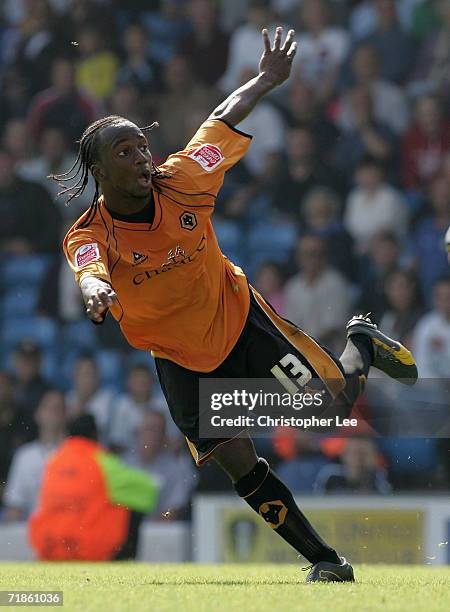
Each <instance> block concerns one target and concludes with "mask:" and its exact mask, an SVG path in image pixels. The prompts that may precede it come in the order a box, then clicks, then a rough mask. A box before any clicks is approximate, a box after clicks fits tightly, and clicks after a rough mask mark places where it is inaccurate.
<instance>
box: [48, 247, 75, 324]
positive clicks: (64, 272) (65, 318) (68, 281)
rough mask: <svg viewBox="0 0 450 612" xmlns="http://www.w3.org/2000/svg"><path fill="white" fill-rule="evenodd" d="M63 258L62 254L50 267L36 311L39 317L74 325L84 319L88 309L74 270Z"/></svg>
mask: <svg viewBox="0 0 450 612" xmlns="http://www.w3.org/2000/svg"><path fill="white" fill-rule="evenodd" d="M63 257H64V255H63V253H60V255H59V256H58V257H56V258H55V259H54V261H53V262H52V264H51V265H50V266H49V268H48V271H47V274H46V275H45V276H44V278H43V281H42V284H41V287H40V292H39V297H38V300H37V305H36V310H37V314H38V316H41V317H49V318H50V319H56V320H57V321H58V322H60V323H72V322H75V321H79V320H80V319H82V317H83V316H84V313H85V311H86V307H85V305H84V302H83V298H82V297H81V295H80V288H79V287H78V284H77V283H76V282H75V279H74V277H73V273H72V270H70V268H68V266H67V265H65V259H64V260H63Z"/></svg>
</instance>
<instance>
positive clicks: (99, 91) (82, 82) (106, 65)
mask: <svg viewBox="0 0 450 612" xmlns="http://www.w3.org/2000/svg"><path fill="white" fill-rule="evenodd" d="M77 42H78V49H79V52H80V57H79V59H78V61H77V64H76V83H77V86H78V87H79V88H80V90H83V91H86V92H87V93H88V95H89V96H91V97H92V98H93V99H94V100H99V101H103V100H104V99H105V98H106V97H107V96H109V95H110V94H111V92H112V91H113V88H114V85H115V83H116V74H117V69H118V65H119V62H118V59H117V56H116V55H115V53H113V52H112V51H111V50H110V49H109V48H108V45H107V44H106V42H105V40H104V38H103V33H102V31H101V30H100V29H99V28H98V27H95V26H93V25H90V26H84V27H83V28H82V29H81V30H80V32H79V33H78V35H77Z"/></svg>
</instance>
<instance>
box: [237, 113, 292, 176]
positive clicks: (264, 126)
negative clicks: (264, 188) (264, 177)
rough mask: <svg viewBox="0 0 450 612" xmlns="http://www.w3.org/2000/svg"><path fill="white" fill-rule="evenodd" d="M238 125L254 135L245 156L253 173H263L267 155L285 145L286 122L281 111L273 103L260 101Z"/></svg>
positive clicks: (245, 160)
mask: <svg viewBox="0 0 450 612" xmlns="http://www.w3.org/2000/svg"><path fill="white" fill-rule="evenodd" d="M238 127H239V129H240V130H242V131H243V132H245V133H246V134H252V135H253V138H252V143H251V145H250V148H249V150H248V151H247V153H246V155H245V158H244V163H245V165H246V166H247V168H248V169H249V170H250V172H251V173H252V174H253V175H255V176H258V175H261V174H263V173H264V171H265V170H266V165H265V160H266V157H267V155H270V154H271V153H278V152H280V151H282V149H283V147H284V123H283V119H282V117H281V115H280V113H279V112H278V111H277V110H276V109H275V108H274V107H273V106H272V105H271V104H269V103H267V102H260V103H259V104H258V106H256V107H255V108H254V109H253V111H252V112H251V113H250V114H249V115H248V116H247V117H246V118H245V119H244V121H241V123H240V124H239V126H238Z"/></svg>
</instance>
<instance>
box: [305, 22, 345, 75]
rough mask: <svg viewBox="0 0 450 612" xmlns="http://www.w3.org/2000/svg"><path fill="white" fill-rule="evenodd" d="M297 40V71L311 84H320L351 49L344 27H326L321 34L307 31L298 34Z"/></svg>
mask: <svg viewBox="0 0 450 612" xmlns="http://www.w3.org/2000/svg"><path fill="white" fill-rule="evenodd" d="M297 42H298V49H299V53H298V55H299V57H298V58H297V62H296V63H297V67H296V73H297V74H298V75H299V76H301V78H302V79H303V80H304V81H306V82H307V83H310V84H311V85H317V84H319V83H320V80H321V79H322V78H323V77H324V76H325V75H326V74H327V73H328V72H329V71H330V69H333V68H335V67H338V66H339V65H340V64H341V63H342V62H343V61H344V59H345V57H346V55H347V52H348V49H349V37H348V34H347V33H346V31H345V30H343V29H342V28H332V27H331V28H326V29H324V30H323V31H322V32H321V33H320V34H319V36H312V35H311V34H309V33H308V32H305V33H303V34H299V35H297Z"/></svg>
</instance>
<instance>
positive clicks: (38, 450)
mask: <svg viewBox="0 0 450 612" xmlns="http://www.w3.org/2000/svg"><path fill="white" fill-rule="evenodd" d="M35 419H36V424H37V428H38V437H37V440H35V441H34V442H29V443H28V444H24V445H23V446H21V447H20V448H18V449H17V451H16V452H15V454H14V456H13V460H12V463H11V469H10V471H9V475H8V479H7V482H6V488H5V492H4V497H3V501H4V505H5V507H6V510H5V513H4V515H3V518H4V520H5V521H6V522H13V521H19V520H23V519H25V518H26V517H27V516H28V515H29V514H30V512H32V511H33V510H34V509H35V507H36V504H37V499H38V494H39V489H40V485H41V480H42V475H43V472H44V469H45V465H46V464H47V461H48V458H49V456H50V454H51V453H52V452H53V451H54V450H55V449H56V448H57V447H58V445H59V444H60V443H61V442H62V441H63V439H64V436H65V428H66V407H65V404H64V396H63V395H62V393H61V392H60V391H57V390H56V389H49V390H48V391H46V392H45V393H44V395H43V396H42V398H41V400H40V402H39V405H38V407H37V410H36V415H35Z"/></svg>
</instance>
